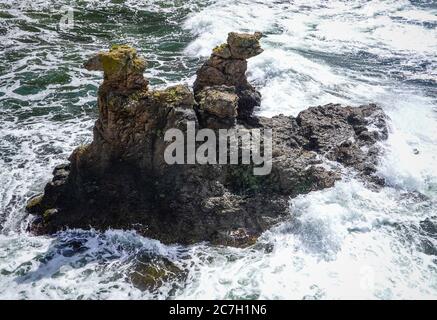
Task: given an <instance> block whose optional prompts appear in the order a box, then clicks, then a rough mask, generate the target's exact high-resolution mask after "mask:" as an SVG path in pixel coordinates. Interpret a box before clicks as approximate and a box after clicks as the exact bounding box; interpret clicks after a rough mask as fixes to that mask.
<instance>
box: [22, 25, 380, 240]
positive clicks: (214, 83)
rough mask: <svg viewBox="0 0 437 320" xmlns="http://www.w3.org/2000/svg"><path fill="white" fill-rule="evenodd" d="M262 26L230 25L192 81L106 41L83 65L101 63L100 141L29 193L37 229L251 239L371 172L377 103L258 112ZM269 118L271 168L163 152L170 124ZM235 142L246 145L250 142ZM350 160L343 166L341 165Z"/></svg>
mask: <svg viewBox="0 0 437 320" xmlns="http://www.w3.org/2000/svg"><path fill="white" fill-rule="evenodd" d="M261 37H262V35H261V34H260V33H255V34H240V33H230V34H229V37H228V39H227V43H226V44H223V45H221V46H218V47H216V48H215V49H214V50H213V52H212V54H211V57H210V58H209V59H208V60H207V61H206V62H205V63H204V64H203V66H202V67H201V68H200V69H199V71H198V72H197V79H196V81H195V83H194V88H193V90H191V88H189V87H187V86H184V85H177V86H173V87H170V88H167V89H165V90H151V89H149V88H148V81H147V80H146V79H145V78H144V76H143V72H144V70H145V68H146V62H145V60H144V59H143V58H141V57H140V56H139V55H138V54H137V52H136V50H134V49H133V48H130V47H128V46H114V47H112V48H111V49H110V50H109V51H108V52H100V53H98V54H97V55H96V56H95V57H93V58H91V59H90V60H89V61H88V62H87V63H85V67H86V68H87V69H88V70H100V71H103V72H104V81H103V83H102V85H101V86H100V88H99V92H98V108H99V117H98V119H97V121H96V123H95V126H94V132H93V133H94V137H93V142H92V143H91V144H89V145H83V146H80V147H78V148H77V149H76V150H75V151H74V152H73V153H72V154H71V156H70V158H69V162H68V163H66V164H64V165H60V166H58V167H56V168H55V170H54V172H53V175H54V177H53V180H52V181H51V182H49V183H48V184H47V185H46V187H45V190H44V194H42V195H38V196H35V197H33V198H32V199H30V201H29V203H28V205H27V210H28V211H29V212H30V213H32V214H35V215H36V219H35V220H34V222H33V223H32V225H31V227H30V229H31V230H32V231H33V232H35V233H37V234H46V233H54V232H56V231H59V230H62V229H65V228H90V227H93V228H96V229H106V228H122V229H135V230H137V231H138V232H140V233H141V234H143V235H145V236H148V237H152V238H156V239H159V240H161V241H162V242H164V243H175V242H178V243H183V244H190V243H195V242H199V241H209V242H211V243H213V244H224V245H233V246H246V245H249V244H251V243H253V242H254V241H255V240H256V238H257V237H258V236H259V235H260V234H261V233H262V232H263V231H265V230H266V229H268V228H269V227H271V226H272V225H274V224H276V223H278V222H280V221H282V220H284V219H286V218H287V217H289V216H290V208H289V200H290V198H292V197H295V196H297V195H299V194H303V193H308V192H311V191H314V190H320V189H324V188H329V187H332V186H333V185H334V183H335V181H336V180H338V179H341V178H342V175H343V173H342V172H344V171H347V172H348V174H350V173H352V174H355V175H356V176H357V177H359V178H360V179H363V181H365V182H366V183H369V184H373V185H378V184H382V183H383V181H381V180H380V179H379V178H378V177H377V176H375V172H376V169H375V165H376V164H377V161H378V155H379V153H380V149H379V148H378V143H377V142H378V141H380V140H383V139H386V138H387V127H386V116H385V115H384V113H383V111H382V110H381V109H380V108H379V107H377V106H375V105H373V104H370V105H364V106H359V107H349V106H341V105H337V104H328V105H324V106H318V107H311V108H308V109H307V110H305V111H303V112H301V113H300V114H299V115H298V116H297V117H291V116H284V115H279V116H275V117H273V118H263V117H257V116H255V115H254V114H253V111H254V110H255V109H256V108H257V107H258V106H259V105H260V101H261V95H260V93H259V92H258V91H256V89H255V88H254V87H253V86H252V85H251V84H250V83H249V82H248V80H247V78H246V70H247V59H248V58H250V57H253V56H256V55H258V54H260V53H261V52H262V49H261V47H260V43H259V41H260V39H261ZM189 121H190V122H193V123H194V124H195V130H197V131H198V130H200V129H202V128H211V129H213V130H215V131H218V130H220V129H224V128H226V129H229V128H234V129H253V128H260V129H272V131H273V137H272V141H273V142H272V162H271V165H272V169H271V173H270V174H268V175H263V176H256V175H254V174H253V167H254V165H253V163H248V164H241V162H239V163H240V164H214V163H210V164H167V162H166V161H164V150H165V149H166V147H167V146H168V145H169V144H170V143H171V142H168V141H166V139H164V133H165V132H166V131H167V130H168V129H171V128H178V129H180V130H182V132H184V133H186V132H187V130H188V129H187V123H188V122H189ZM239 148H240V149H241V148H243V147H242V145H240V146H239ZM345 168H347V170H345Z"/></svg>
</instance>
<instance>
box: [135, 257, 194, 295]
mask: <svg viewBox="0 0 437 320" xmlns="http://www.w3.org/2000/svg"><path fill="white" fill-rule="evenodd" d="M142 260H144V259H139V260H138V261H137V262H136V263H135V264H134V267H133V270H132V271H131V272H130V273H129V280H130V282H131V283H132V285H133V286H134V287H136V288H138V289H139V290H142V291H151V292H153V291H154V290H156V289H158V288H160V287H162V285H164V284H165V283H168V284H169V285H171V290H175V289H177V288H178V287H181V286H182V284H183V282H184V281H185V280H186V278H187V272H186V270H183V269H181V268H179V267H177V266H176V265H175V264H174V263H172V262H171V261H170V260H168V259H165V258H161V259H147V260H144V261H142Z"/></svg>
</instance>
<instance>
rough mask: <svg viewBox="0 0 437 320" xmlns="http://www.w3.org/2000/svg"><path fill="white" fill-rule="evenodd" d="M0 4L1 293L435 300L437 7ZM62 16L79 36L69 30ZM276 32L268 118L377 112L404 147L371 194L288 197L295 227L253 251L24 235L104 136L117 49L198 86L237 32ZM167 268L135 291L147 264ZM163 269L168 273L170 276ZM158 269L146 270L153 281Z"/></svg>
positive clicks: (343, 188) (265, 69)
mask: <svg viewBox="0 0 437 320" xmlns="http://www.w3.org/2000/svg"><path fill="white" fill-rule="evenodd" d="M19 3H21V4H22V3H23V2H17V1H13V0H9V1H7V0H0V17H1V18H2V19H1V20H0V182H1V183H0V229H1V233H0V298H7V299H15V298H17V299H24V298H37V299H47V298H49V299H64V298H70V299H111V298H112V299H122V298H123V299H147V298H153V299H178V298H226V299H237V298H245V299H257V298H269V299H288V298H296V299H329V298H334V299H337V298H339V299H341V298H369V299H395V298H412V299H416V298H435V297H436V296H437V257H436V255H437V213H436V212H437V166H436V165H435V163H437V73H436V70H437V30H436V27H437V6H436V5H435V4H433V1H406V0H402V1H394V0H389V1H383V0H373V1H364V0H352V1H329V2H326V1H312V2H311V4H308V1H300V0H295V1H256V0H238V1H235V0H233V1H230V0H221V1H212V0H209V1H208V0H205V1H200V0H199V1H195V0H192V1H178V0H173V1H158V0H156V1H152V0H144V1H130V0H129V1H109V0H103V1H102V0H99V1H80V2H79V1H67V0H64V1H49V0H42V1H40V0H37V1H35V0H34V1H32V5H31V6H30V5H26V3H25V4H24V5H18V4H19ZM63 6H70V7H72V8H73V9H74V28H72V29H68V30H60V29H59V26H58V22H59V19H60V17H61V16H62V13H61V12H60V11H59V10H60V9H62V7H63ZM254 27H256V30H257V31H262V32H263V33H264V34H265V36H266V37H265V38H263V40H262V42H263V47H264V49H265V51H264V53H263V54H261V55H260V56H257V57H255V58H253V59H251V60H250V61H249V77H250V79H251V81H252V82H254V83H255V84H256V86H257V87H258V88H259V89H260V90H261V93H262V95H263V101H262V107H261V108H260V110H258V111H257V112H258V113H259V114H261V115H266V116H271V115H275V114H279V113H284V114H291V115H296V114H297V113H298V112H300V111H301V110H303V109H305V108H306V107H308V106H312V105H319V104H324V103H329V102H340V103H344V104H349V105H359V104H363V103H369V102H375V103H378V104H379V105H381V106H382V107H383V108H384V110H385V112H386V113H387V114H388V115H389V117H390V119H391V121H390V136H389V139H388V141H387V142H385V143H384V144H383V146H382V147H383V148H384V150H385V154H384V157H383V159H382V160H381V163H380V165H379V174H380V175H381V176H382V177H384V178H385V179H386V181H387V187H385V188H383V189H382V190H379V191H375V190H370V189H368V188H366V186H364V185H363V184H362V183H361V182H359V181H356V180H355V179H353V178H346V179H345V180H344V181H341V182H338V183H337V184H336V185H335V186H334V187H333V188H331V189H327V190H322V191H318V192H313V193H310V194H308V195H301V196H299V197H297V198H295V199H292V200H291V201H290V221H288V222H285V223H283V224H281V225H279V226H277V227H275V228H273V229H272V230H270V231H267V232H265V233H264V234H263V236H262V237H261V238H260V239H259V241H258V242H257V243H256V244H255V245H254V246H252V247H250V248H246V249H236V248H226V247H211V246H208V245H207V244H199V245H194V246H187V247H184V246H179V245H173V246H165V245H163V244H161V243H159V242H158V241H156V240H152V239H147V238H143V237H141V236H139V235H137V234H136V233H135V232H133V231H120V230H108V231H106V232H96V231H94V230H90V231H83V230H69V231H65V232H61V233H59V234H57V235H56V236H54V237H35V236H32V235H31V234H28V233H27V232H26V231H25V228H26V223H27V219H28V217H27V216H26V214H25V212H24V210H23V207H24V205H25V202H26V199H28V198H29V197H30V196H32V195H34V194H36V193H38V192H41V191H42V189H43V186H44V184H45V183H46V182H47V181H48V180H49V179H50V174H51V170H52V168H53V167H54V166H55V165H57V164H59V163H62V162H64V161H65V159H66V158H67V157H68V155H69V154H70V153H71V151H72V150H73V149H74V148H75V147H76V146H78V145H79V144H81V143H86V142H89V140H90V139H91V128H92V125H93V121H94V120H93V119H95V118H96V116H97V114H96V102H95V101H96V90H97V87H98V85H99V82H100V81H101V80H100V79H101V75H100V74H98V73H94V72H88V71H86V70H84V69H83V68H81V64H82V63H83V61H85V60H86V58H87V57H89V56H90V55H92V54H93V53H94V52H96V51H98V50H102V49H106V48H108V47H109V46H110V45H111V44H113V43H129V44H131V45H133V46H135V47H137V48H138V49H139V51H140V52H141V53H142V54H143V55H144V56H146V58H147V59H148V61H149V68H148V70H147V74H146V76H147V77H149V78H150V79H151V84H152V85H153V86H166V85H169V84H173V83H176V82H186V83H192V81H193V80H194V76H195V70H196V68H197V67H198V66H199V65H200V64H201V63H202V61H203V59H205V57H206V56H207V55H209V53H210V51H211V49H212V48H213V47H214V46H215V45H217V44H219V43H221V42H223V40H224V39H225V38H226V35H227V33H228V32H229V31H250V32H252V31H255V30H253V28H254ZM163 265H164V267H165V268H166V269H167V271H168V270H170V273H169V274H168V275H166V276H165V277H162V279H161V281H160V283H158V284H157V283H152V284H150V283H149V282H147V281H146V282H145V280H144V278H141V277H140V279H142V280H141V281H142V282H141V283H142V286H141V285H138V283H136V281H135V280H134V279H135V278H134V277H132V274H138V272H140V273H141V271H142V270H148V269H147V268H150V267H152V268H155V269H154V270H161V269H159V268H161V267H162V266H163ZM165 268H164V269H165ZM149 270H150V269H149Z"/></svg>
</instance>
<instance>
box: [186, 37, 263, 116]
mask: <svg viewBox="0 0 437 320" xmlns="http://www.w3.org/2000/svg"><path fill="white" fill-rule="evenodd" d="M261 37H262V34H261V33H260V32H255V33H254V34H245V33H243V34H242V33H235V32H231V33H229V35H228V39H227V43H224V44H222V45H220V46H217V47H216V48H214V49H213V51H212V54H211V57H210V58H209V59H208V60H207V61H206V62H205V63H204V64H203V66H202V67H201V68H200V69H199V70H198V71H197V78H196V81H195V82H194V85H193V90H194V93H195V94H196V95H197V94H198V92H199V91H201V90H202V89H204V88H205V87H216V90H225V91H226V89H223V87H224V86H228V87H232V88H234V90H235V93H236V95H237V96H238V118H239V119H244V120H246V121H248V120H249V119H250V117H251V116H252V113H253V110H254V108H255V107H257V106H259V105H260V104H261V94H260V93H259V92H258V91H256V90H255V88H254V87H253V86H252V85H251V84H250V83H249V82H248V81H247V77H246V71H247V61H246V60H247V59H249V58H251V57H254V56H257V55H259V54H260V53H262V52H263V49H261V45H260V43H259V40H260V39H261Z"/></svg>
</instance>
